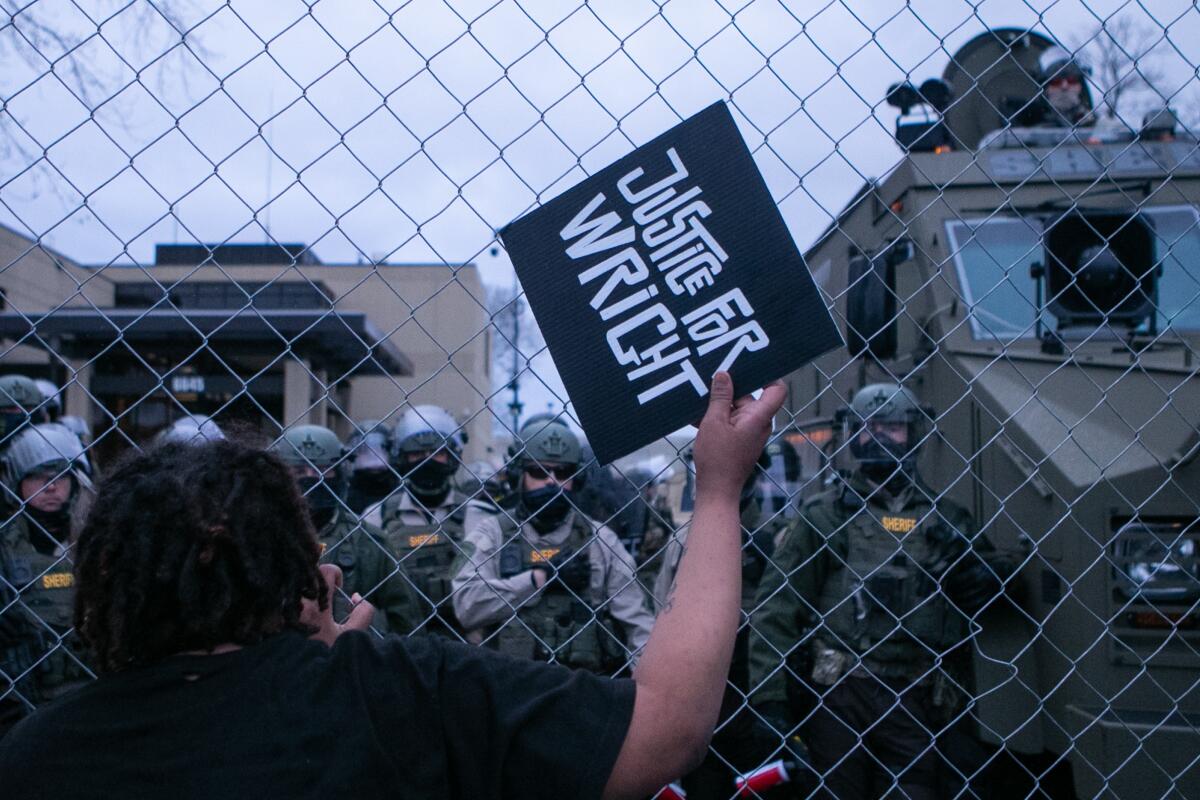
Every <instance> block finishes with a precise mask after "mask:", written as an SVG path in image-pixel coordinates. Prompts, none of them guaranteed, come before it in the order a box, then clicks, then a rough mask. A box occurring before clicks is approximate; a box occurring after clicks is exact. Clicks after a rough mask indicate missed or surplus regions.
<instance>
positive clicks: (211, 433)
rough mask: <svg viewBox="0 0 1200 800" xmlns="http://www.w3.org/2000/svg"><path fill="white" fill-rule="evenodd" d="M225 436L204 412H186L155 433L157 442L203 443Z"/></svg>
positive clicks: (221, 438)
mask: <svg viewBox="0 0 1200 800" xmlns="http://www.w3.org/2000/svg"><path fill="white" fill-rule="evenodd" d="M224 438H225V434H224V433H222V432H221V428H220V427H219V426H218V425H217V423H216V422H214V421H213V419H212V417H209V416H208V415H206V414H186V415H184V416H182V417H180V418H179V419H177V420H175V421H174V422H172V423H171V424H170V425H168V426H167V427H165V428H163V429H162V430H161V431H159V432H158V433H157V434H156V438H155V441H156V442H157V443H158V444H163V443H166V442H172V443H174V444H203V443H204V442H219V441H221V440H223V439H224Z"/></svg>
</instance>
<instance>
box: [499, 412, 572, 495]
mask: <svg viewBox="0 0 1200 800" xmlns="http://www.w3.org/2000/svg"><path fill="white" fill-rule="evenodd" d="M509 458H510V460H509V464H510V467H511V468H513V469H515V470H516V473H517V474H514V475H512V476H510V480H511V482H512V483H513V485H514V487H519V486H520V474H519V473H520V472H524V471H526V470H542V471H548V470H549V469H550V468H560V469H561V471H560V472H556V473H555V474H556V476H557V477H559V478H560V479H566V478H574V480H575V484H576V485H575V489H576V490H578V489H580V488H582V486H581V484H582V483H583V481H584V474H583V472H582V470H581V469H580V464H581V463H582V461H583V446H582V444H581V443H580V441H579V437H578V436H576V435H575V432H574V431H572V430H571V429H570V428H568V427H567V426H566V425H564V424H563V423H561V422H556V421H552V420H547V419H545V418H544V417H542V418H535V419H532V420H530V421H529V422H526V423H525V424H524V425H522V426H521V430H520V431H519V432H518V433H517V436H516V440H515V441H514V442H513V445H512V447H511V448H510V449H509Z"/></svg>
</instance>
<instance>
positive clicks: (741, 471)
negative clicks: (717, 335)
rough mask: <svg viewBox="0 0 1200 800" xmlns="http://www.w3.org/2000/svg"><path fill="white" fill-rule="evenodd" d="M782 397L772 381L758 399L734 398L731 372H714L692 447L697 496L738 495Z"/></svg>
mask: <svg viewBox="0 0 1200 800" xmlns="http://www.w3.org/2000/svg"><path fill="white" fill-rule="evenodd" d="M786 397H787V389H786V388H785V387H784V385H783V382H782V381H775V382H774V383H772V384H770V385H768V386H766V387H765V388H764V389H763V391H762V395H761V396H760V397H759V398H758V399H757V400H755V399H754V398H752V397H750V396H749V395H747V396H746V397H742V398H739V399H738V400H736V401H735V400H734V399H733V380H732V379H731V378H730V377H729V373H728V372H718V373H717V374H716V375H714V376H713V381H712V388H711V389H710V390H709V397H708V411H707V412H706V413H705V414H704V419H702V420H701V421H700V431H699V433H697V434H696V445H695V447H694V448H693V450H692V458H693V460H694V461H695V464H696V497H697V499H699V498H700V496H701V495H724V496H727V497H728V496H732V497H735V498H736V497H737V496H738V495H740V493H741V491H742V484H744V483H745V482H746V478H747V476H749V475H750V470H751V469H752V468H753V467H754V464H755V462H757V461H758V458H759V456H760V455H762V451H763V447H764V446H765V445H766V443H767V437H768V436H769V435H770V433H771V419H772V418H773V417H774V416H775V413H776V412H777V411H779V409H780V407H782V406H783V401H784V399H785V398H786Z"/></svg>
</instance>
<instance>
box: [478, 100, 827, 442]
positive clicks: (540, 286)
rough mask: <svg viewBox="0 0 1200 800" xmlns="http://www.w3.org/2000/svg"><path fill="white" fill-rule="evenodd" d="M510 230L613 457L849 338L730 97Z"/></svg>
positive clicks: (514, 250) (564, 369)
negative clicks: (724, 384) (726, 390)
mask: <svg viewBox="0 0 1200 800" xmlns="http://www.w3.org/2000/svg"><path fill="white" fill-rule="evenodd" d="M500 236H501V239H502V240H503V242H504V246H505V248H507V250H508V254H509V256H510V257H511V258H512V262H513V265H514V267H516V270H517V276H518V277H519V278H520V280H521V285H522V287H523V288H524V290H525V295H526V297H527V298H528V300H529V306H530V308H531V309H532V310H533V314H534V316H535V317H536V318H537V321H538V325H539V326H540V327H541V329H542V334H543V335H544V336H545V338H546V344H547V345H548V346H549V348H550V355H551V356H552V357H553V359H554V364H555V366H557V367H558V371H559V373H560V374H561V375H562V379H563V384H564V385H565V386H566V389H567V393H568V394H569V395H570V397H571V402H572V403H573V404H574V407H575V413H576V415H577V416H578V418H579V421H580V423H581V424H582V425H583V430H584V432H585V433H586V434H587V437H588V440H589V442H590V443H591V445H592V448H593V450H594V451H595V453H596V457H597V458H598V459H599V460H600V461H601V463H608V462H611V461H613V460H614V459H617V458H620V457H621V456H624V455H627V454H628V453H631V452H633V451H634V450H636V449H638V448H639V447H642V446H643V445H646V444H648V443H650V442H652V441H654V440H655V439H657V438H659V437H661V436H664V435H666V434H668V433H671V432H672V431H675V430H678V429H679V428H682V427H683V426H685V425H688V424H690V423H693V422H695V421H696V420H698V419H699V417H700V415H701V414H702V413H703V412H704V407H705V404H706V403H707V395H708V384H709V381H710V379H711V377H712V374H713V373H714V372H717V371H719V370H728V371H729V373H730V374H731V375H732V377H733V383H734V387H735V389H736V390H737V391H738V392H739V393H744V392H747V391H751V390H753V389H757V388H759V387H761V386H763V385H765V384H766V383H769V382H770V381H772V380H774V379H776V378H778V377H781V376H782V375H785V374H787V373H788V372H791V371H792V370H794V369H796V368H797V367H800V366H801V365H803V364H805V363H807V362H809V361H811V360H812V359H813V358H816V357H817V356H819V355H820V354H822V353H824V352H826V351H828V350H830V349H832V348H834V347H837V346H838V345H840V344H841V337H840V336H839V334H838V332H837V329H836V327H835V326H834V324H833V320H832V318H831V317H830V315H829V311H828V309H827V308H826V307H825V303H824V302H823V301H822V300H821V296H820V294H819V293H818V291H817V288H816V286H815V285H814V283H813V280H812V277H811V276H810V275H809V273H808V270H807V268H806V267H805V266H804V261H803V259H802V258H801V256H800V252H799V251H798V250H797V249H796V244H795V242H793V241H792V237H791V234H789V232H788V230H787V227H786V225H785V224H784V221H783V218H782V217H781V216H780V214H779V209H778V208H777V207H776V206H775V203H774V201H773V200H772V199H771V194H770V192H769V191H768V190H767V186H766V183H765V182H764V181H763V178H762V175H760V174H759V171H758V167H757V166H756V165H755V163H754V159H753V157H752V156H751V155H750V150H749V149H748V148H747V147H746V143H745V142H744V141H743V140H742V137H741V134H740V133H739V132H738V130H737V125H736V124H735V123H734V121H733V116H732V115H731V114H730V113H729V110H728V109H727V108H726V107H725V104H724V103H720V102H718V103H715V104H713V105H711V106H709V107H708V108H706V109H705V110H703V111H701V112H700V113H699V114H696V115H695V116H693V117H692V118H690V119H688V120H686V121H684V122H682V123H680V124H679V125H676V126H675V127H674V128H672V129H671V130H669V131H667V132H666V133H664V134H662V135H661V136H659V137H657V138H656V139H654V140H653V141H651V142H649V143H647V144H645V145H643V146H642V147H639V148H638V149H637V150H635V151H633V152H632V153H630V154H629V155H627V156H625V157H623V158H621V159H620V160H618V161H617V162H615V163H613V164H610V165H609V166H607V167H605V168H604V169H603V170H601V171H600V172H597V173H596V174H595V175H593V176H591V177H590V178H588V179H587V180H585V181H583V182H582V183H580V184H578V185H576V186H574V187H572V188H571V189H568V190H567V191H566V192H564V193H563V194H561V195H559V196H558V197H556V198H555V199H553V200H551V201H550V202H549V203H547V204H545V205H543V206H542V207H541V208H538V209H537V210H535V211H532V212H530V213H529V214H527V215H525V216H524V217H521V218H520V219H519V220H517V221H516V222H513V223H511V224H510V225H508V226H507V227H506V228H504V229H503V230H502V231H501V232H500Z"/></svg>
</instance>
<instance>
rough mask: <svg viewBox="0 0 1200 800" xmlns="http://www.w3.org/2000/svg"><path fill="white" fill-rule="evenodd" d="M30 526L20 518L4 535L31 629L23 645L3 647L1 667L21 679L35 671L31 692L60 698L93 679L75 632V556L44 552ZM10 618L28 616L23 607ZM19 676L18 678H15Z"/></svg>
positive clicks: (14, 581) (22, 639)
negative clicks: (33, 538)
mask: <svg viewBox="0 0 1200 800" xmlns="http://www.w3.org/2000/svg"><path fill="white" fill-rule="evenodd" d="M30 533H31V531H30V530H29V524H28V522H27V521H26V520H25V519H24V517H20V518H18V519H16V520H14V521H13V522H12V523H11V524H10V525H9V526H8V527H7V528H6V529H5V530H4V531H3V532H0V536H3V537H4V538H5V540H6V544H7V559H6V561H7V563H6V565H5V572H6V573H7V575H6V577H7V579H8V581H9V582H10V583H11V584H12V586H13V587H15V588H16V590H17V591H18V592H20V595H21V603H22V604H23V605H24V607H25V610H27V611H25V612H24V613H26V616H27V618H28V619H27V621H28V625H27V626H26V628H25V631H26V633H25V635H23V636H20V637H18V641H14V642H8V641H5V642H3V643H0V649H2V650H3V651H4V652H0V662H4V663H5V665H6V669H7V668H8V665H9V662H11V666H14V667H16V668H17V670H16V674H19V673H21V672H24V671H25V670H27V669H29V668H30V667H32V668H33V672H32V686H31V687H30V691H31V693H32V694H34V696H35V697H36V698H37V699H39V700H46V699H51V698H54V697H57V696H58V695H60V694H62V693H63V692H65V691H67V690H68V689H72V688H74V687H75V686H77V685H79V684H81V683H83V682H85V681H87V680H89V679H90V678H91V677H92V676H91V674H90V672H89V671H88V670H87V668H86V667H84V666H83V665H82V664H81V663H80V661H81V655H80V652H79V650H80V648H79V646H78V640H77V638H76V637H75V633H74V630H73V628H72V626H73V624H74V616H75V576H74V574H73V573H72V566H73V565H72V563H71V560H70V557H69V555H55V554H53V553H49V554H45V553H41V552H39V551H38V550H37V549H36V548H35V547H34V546H33V543H32V542H31V541H30V538H29V535H30ZM8 613H10V614H13V613H17V614H19V613H23V610H22V609H21V608H20V607H19V606H18V607H14V608H10V609H9V610H8ZM9 674H14V673H9Z"/></svg>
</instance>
